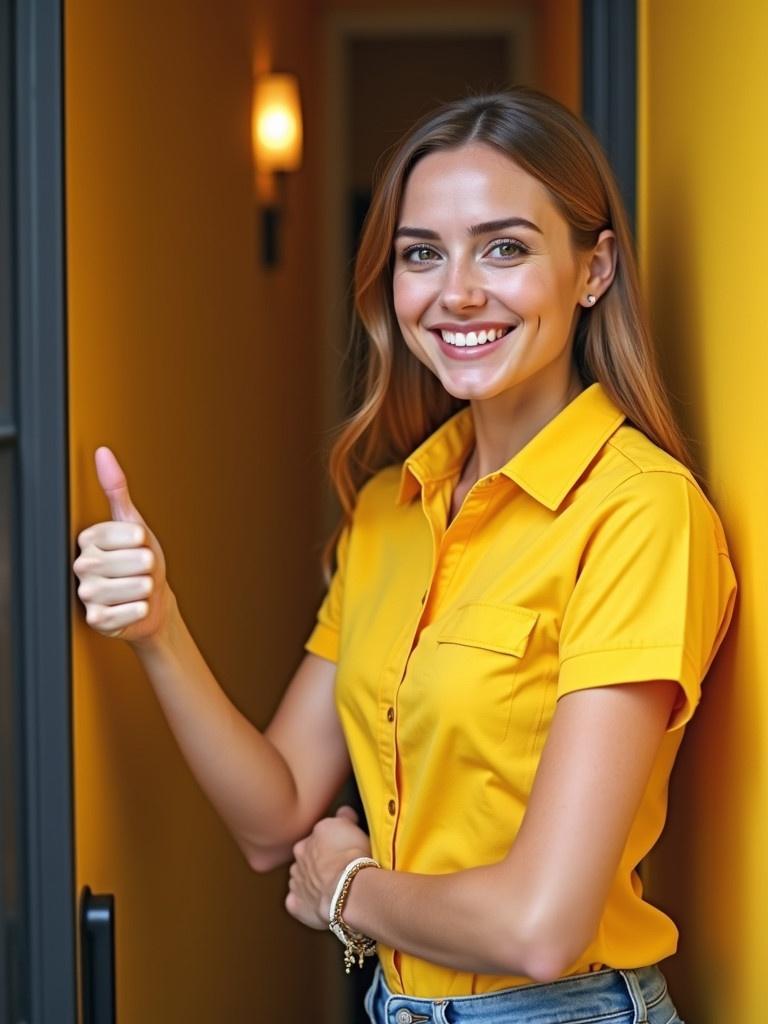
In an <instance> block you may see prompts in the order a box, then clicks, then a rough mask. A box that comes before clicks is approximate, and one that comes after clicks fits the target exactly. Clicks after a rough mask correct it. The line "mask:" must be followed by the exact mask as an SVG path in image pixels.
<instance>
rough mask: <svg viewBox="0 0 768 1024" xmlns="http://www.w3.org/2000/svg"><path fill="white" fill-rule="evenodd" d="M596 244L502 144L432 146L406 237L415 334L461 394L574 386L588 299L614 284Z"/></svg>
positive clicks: (419, 348) (398, 292) (413, 193)
mask: <svg viewBox="0 0 768 1024" xmlns="http://www.w3.org/2000/svg"><path fill="white" fill-rule="evenodd" d="M603 234H607V235H611V234H612V233H611V232H604V233H603ZM601 238H602V235H601ZM591 256H592V251H591V250H590V252H588V253H581V254H579V253H577V252H576V251H575V250H574V249H573V248H572V246H571V242H570V237H569V229H568V224H567V222H566V221H565V219H564V218H563V217H562V215H561V214H560V212H559V211H558V210H557V208H556V207H555V205H554V204H553V202H552V200H551V199H550V197H549V194H548V192H547V190H546V189H545V187H544V186H543V185H542V184H541V183H540V182H539V181H538V180H537V179H536V178H534V177H532V176H531V175H530V174H528V173H527V172H526V171H524V170H522V169H521V168H520V167H519V166H518V165H517V164H516V163H514V162H513V161H512V160H511V159H510V158H509V157H507V156H505V155H504V154H503V153H501V152H500V151H498V150H496V149H494V148H493V147H491V146H489V145H487V144H485V143H470V144H468V145H466V146H463V147H461V148H460V149H455V150H444V151H439V152H435V153H430V154H428V155H427V156H425V157H422V158H421V159H420V160H419V162H418V163H417V164H416V165H415V167H414V168H413V170H412V171H411V173H410V176H409V178H408V181H407V183H406V187H405V192H404V195H403V200H402V204H401V209H400V215H399V218H398V225H397V231H396V233H395V240H394V264H393V291H394V302H395V313H396V315H397V320H398V323H399V325H400V330H401V332H402V335H403V338H404V340H405V343H406V345H407V346H408V348H409V349H410V350H411V351H412V352H413V354H414V355H415V356H416V357H417V358H418V359H419V360H421V362H422V363H424V364H425V366H427V367H429V368H430V369H431V370H432V371H433V373H435V374H436V375H437V377H438V378H439V379H440V381H441V382H442V384H443V386H444V387H445V389H446V390H447V391H448V392H449V393H450V394H452V395H454V396H455V397H457V398H466V399H486V398H492V397H495V396H496V395H499V394H501V393H502V392H505V391H508V390H509V389H512V388H515V387H517V386H518V385H519V384H521V383H522V382H524V381H530V382H531V383H532V384H533V382H534V378H535V380H536V381H537V382H539V383H541V384H542V385H543V386H544V387H547V388H549V387H559V386H562V387H563V389H565V388H566V387H567V386H568V383H569V381H570V379H571V375H572V373H573V369H572V364H571V347H572V339H573V334H574V330H575V327H576V323H577V320H578V314H579V310H580V306H588V303H587V298H586V297H587V293H588V292H590V291H591V292H592V293H595V294H598V295H599V293H600V291H601V290H604V287H607V284H605V285H604V287H602V288H601V287H600V286H599V284H596V283H595V280H596V279H595V277H594V276H590V274H591V271H590V257H591ZM592 270H593V271H594V267H593V268H592ZM608 283H610V282H608ZM489 331H490V332H491V334H490V335H489V333H488V332H489Z"/></svg>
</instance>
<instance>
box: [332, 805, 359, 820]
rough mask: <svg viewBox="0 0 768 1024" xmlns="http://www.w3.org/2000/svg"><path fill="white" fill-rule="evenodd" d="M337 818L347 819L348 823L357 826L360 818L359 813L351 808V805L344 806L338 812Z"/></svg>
mask: <svg viewBox="0 0 768 1024" xmlns="http://www.w3.org/2000/svg"><path fill="white" fill-rule="evenodd" d="M336 817H337V818H346V819H347V820H348V821H353V822H355V824H357V821H358V817H357V811H356V810H355V809H354V807H350V806H349V804H342V805H341V807H339V808H337V810H336Z"/></svg>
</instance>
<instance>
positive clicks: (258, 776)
mask: <svg viewBox="0 0 768 1024" xmlns="http://www.w3.org/2000/svg"><path fill="white" fill-rule="evenodd" d="M169 598H170V611H169V620H168V626H167V628H166V630H165V631H164V633H163V636H162V637H160V638H157V639H156V640H154V641H153V642H151V643H142V644H139V643H135V644H132V645H131V646H132V647H133V649H134V651H135V653H136V656H137V657H138V659H139V661H140V662H141V664H142V666H143V668H144V670H145V671H146V673H147V676H148V677H149V679H150V682H151V683H152V687H153V689H154V691H155V694H156V695H157V698H158V701H159V703H160V706H161V708H162V710H163V713H164V715H165V717H166V719H167V721H168V724H169V725H170V727H171V730H172V732H173V734H174V736H175V737H176V741H177V742H178V744H179V747H180V748H181V751H182V753H183V755H184V757H185V759H186V761H187V763H188V764H189V766H190V768H191V770H192V773H193V774H194V776H195V778H196V779H197V781H198V783H199V784H200V786H201V788H202V789H203V791H204V792H205V794H206V796H207V797H208V799H209V800H210V801H211V803H212V804H213V806H214V807H215V808H216V810H217V812H218V813H219V815H220V816H221V818H222V819H223V820H224V822H225V823H226V825H227V827H228V828H229V829H230V831H231V832H232V834H233V835H234V837H235V839H236V841H237V842H238V844H239V845H240V847H241V849H242V850H243V852H244V853H245V855H246V857H248V859H249V860H251V861H252V862H256V861H258V859H259V855H260V854H263V853H264V851H266V850H271V851H272V852H273V853H274V852H275V851H277V852H278V853H279V849H280V848H281V847H284V851H283V852H284V857H286V858H287V857H288V856H289V854H290V844H291V842H292V841H295V839H296V838H297V837H296V836H294V835H292V832H291V823H292V821H293V820H295V818H296V809H297V803H298V801H297V793H296V786H295V783H294V779H293V776H292V774H291V771H290V768H289V767H288V765H287V764H286V762H285V760H284V758H283V757H282V755H281V754H280V753H279V751H278V750H277V749H276V748H275V747H274V745H273V744H272V743H271V742H270V741H269V740H268V739H267V738H266V737H265V736H264V735H262V733H261V732H259V730H258V729H257V728H256V727H255V726H254V725H253V723H251V722H250V721H249V720H248V719H247V718H246V717H245V716H244V715H243V714H242V713H241V712H240V711H239V710H238V709H237V708H236V707H235V706H234V704H233V703H232V702H231V701H230V700H229V698H228V697H227V696H226V694H225V693H224V691H223V690H222V688H221V687H220V685H219V683H218V682H217V681H216V678H215V677H214V675H213V673H212V672H211V670H210V668H209V667H208V665H207V664H206V662H205V660H204V658H203V656H202V654H201V652H200V650H199V648H198V647H197V645H196V643H195V641H194V639H193V637H192V635H191V634H190V632H189V630H188V628H187V626H186V623H185V622H184V620H183V618H182V616H181V613H180V612H179V609H178V605H177V602H176V599H175V597H174V596H173V594H172V593H171V594H170V595H169ZM276 859H277V860H278V861H279V860H280V859H282V858H281V857H279V856H278V857H277V858H276Z"/></svg>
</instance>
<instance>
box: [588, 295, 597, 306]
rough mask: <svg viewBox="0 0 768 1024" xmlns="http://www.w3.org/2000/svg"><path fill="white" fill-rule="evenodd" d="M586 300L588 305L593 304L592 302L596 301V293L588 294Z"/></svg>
mask: <svg viewBox="0 0 768 1024" xmlns="http://www.w3.org/2000/svg"><path fill="white" fill-rule="evenodd" d="M587 302H588V303H589V304H590V306H594V304H595V303H596V302H597V296H596V295H588V296H587Z"/></svg>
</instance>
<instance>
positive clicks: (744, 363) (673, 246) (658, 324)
mask: <svg viewBox="0 0 768 1024" xmlns="http://www.w3.org/2000/svg"><path fill="white" fill-rule="evenodd" d="M639 30H640V47H639V56H640V61H639V70H640V81H639V97H640V98H639V115H640V135H639V139H640V145H639V212H640V216H639V247H640V252H641V259H642V273H643V280H644V286H645V290H646V294H647V296H648V298H649V302H650V307H651V312H652V319H653V324H654V329H655V336H656V339H657V341H658V344H659V347H660V350H661V354H662V358H663V362H664V366H665V370H666V374H667V379H668V381H669V382H670V386H671V390H672V392H673V395H674V397H675V398H676V400H677V403H678V409H679V410H680V414H681V419H682V422H683V424H684V426H685V428H686V430H687V431H688V433H689V434H690V435H691V436H692V437H694V438H695V439H697V440H698V441H699V442H700V447H699V455H700V463H701V465H702V467H703V469H704V470H705V473H706V476H707V479H708V481H709V486H710V490H711V493H712V496H713V499H714V501H715V504H716V507H717V508H718V510H719V512H720V514H721V516H722V519H723V522H724V525H725V528H726V532H727V535H728V538H729V543H730V548H731V552H732V555H733V560H734V565H735V568H736V572H737V575H738V577H739V583H740V588H741V589H740V595H739V602H738V605H737V610H736V616H735V621H734V624H733V627H732V630H731V633H730V635H729V636H728V637H727V639H726V642H725V645H724V648H723V649H722V651H721V652H720V654H719V655H718V658H717V660H716V663H715V666H714V669H713V671H712V673H711V674H710V676H709V678H708V680H707V682H706V684H705V689H704V699H703V703H702V705H701V708H700V709H699V711H698V713H697V715H696V717H695V718H694V720H693V722H692V723H691V726H690V727H689V730H688V734H687V736H686V738H685V741H684V743H683V747H682V750H681V754H680V760H679V762H678V765H677V768H676V771H675V775H674V777H673V786H672V799H671V807H670V821H669V825H668V827H667V830H666V833H665V837H664V839H663V841H662V844H661V848H660V850H659V852H658V854H657V855H656V856H655V857H654V859H653V862H652V872H651V880H652V884H651V891H652V893H653V894H654V895H655V896H656V897H657V898H658V899H659V901H660V902H661V903H662V905H664V906H666V907H668V908H669V909H670V910H671V911H672V913H673V916H674V917H675V919H676V920H677V921H678V923H679V926H680V929H681V942H680V949H679V952H678V955H677V956H676V957H674V958H672V959H671V960H670V961H667V962H666V964H665V967H667V969H668V974H669V976H670V979H671V982H672V986H673V992H674V993H675V994H676V996H677V998H678V1002H679V1003H680V1010H681V1014H682V1016H683V1017H684V1018H685V1019H686V1020H691V1021H695V1022H696V1024H731V1022H736V1021H738V1022H739V1024H763V1022H764V1021H765V1020H766V1019H768V990H766V987H765V965H766V963H767V962H768V937H767V936H768V931H766V908H768V891H767V890H768V882H767V878H768V875H767V873H766V867H765V860H766V857H765V850H766V841H767V840H768V814H766V807H768V777H767V775H766V773H767V772H768V763H767V762H766V758H765V756H764V753H763V748H764V747H765V745H766V743H767V742H768V649H767V648H766V644H765V639H764V630H763V629H762V628H760V626H759V623H760V622H761V621H764V620H765V617H766V616H768V596H767V595H768V591H766V586H765V581H766V578H768V542H767V541H766V530H765V523H766V521H768V475H767V474H766V470H765V464H766V460H765V449H764V437H765V426H766V416H765V402H766V399H765V388H766V383H768V357H766V316H765V294H766V288H765V266H766V260H765V254H764V247H765V239H766V237H768V192H767V191H766V188H765V168H766V165H767V164H768V139H767V137H766V131H765V125H766V121H767V118H768V109H767V108H768V75H767V74H766V62H765V46H766V41H768V6H766V4H765V3H764V2H763V0H743V2H741V3H739V4H737V5H735V6H731V7H726V6H725V5H723V4H722V3H719V2H716V0H676V2H675V3H653V2H651V0H642V2H641V3H640V4H639Z"/></svg>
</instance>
